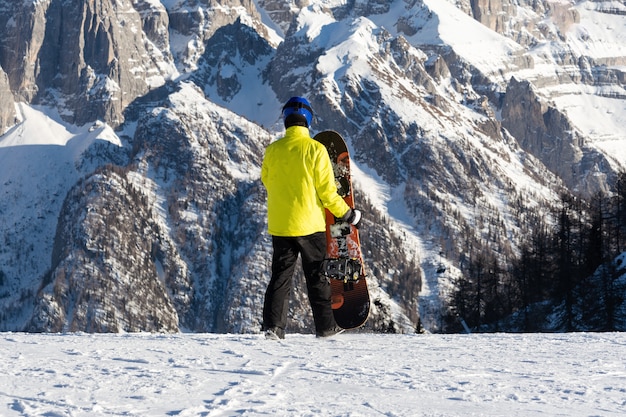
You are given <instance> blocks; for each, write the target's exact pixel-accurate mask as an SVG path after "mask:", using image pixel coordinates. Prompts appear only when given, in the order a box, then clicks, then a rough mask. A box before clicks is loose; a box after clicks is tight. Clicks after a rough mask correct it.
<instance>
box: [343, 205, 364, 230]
mask: <svg viewBox="0 0 626 417" xmlns="http://www.w3.org/2000/svg"><path fill="white" fill-rule="evenodd" d="M361 217H362V215H361V210H356V209H350V210H348V212H347V213H346V214H345V215H344V216H343V221H345V222H346V223H350V224H351V225H353V226H354V227H356V228H357V229H358V227H359V224H360V223H361Z"/></svg>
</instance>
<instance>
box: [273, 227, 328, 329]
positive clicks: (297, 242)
mask: <svg viewBox="0 0 626 417" xmlns="http://www.w3.org/2000/svg"><path fill="white" fill-rule="evenodd" d="M272 245H273V248H274V254H273V256H272V277H271V278H270V283H269V285H268V287H267V291H266V292H265V303H264V305H263V329H269V328H272V327H277V328H279V329H280V330H281V331H284V329H285V326H286V325H287V315H288V313H289V298H290V295H291V287H292V281H293V280H292V278H293V272H294V270H295V267H296V262H297V260H298V254H299V255H301V257H302V269H303V271H304V276H305V279H306V286H307V293H308V297H309V303H310V304H311V310H312V312H313V321H314V322H315V331H316V333H320V332H323V331H324V330H328V329H331V328H333V327H334V326H335V319H334V318H333V311H332V309H331V305H330V283H329V281H328V279H327V278H326V277H325V276H323V275H322V274H321V271H320V269H321V265H322V261H323V260H324V256H325V255H326V234H325V233H324V232H318V233H314V234H312V235H308V236H302V237H280V236H272Z"/></svg>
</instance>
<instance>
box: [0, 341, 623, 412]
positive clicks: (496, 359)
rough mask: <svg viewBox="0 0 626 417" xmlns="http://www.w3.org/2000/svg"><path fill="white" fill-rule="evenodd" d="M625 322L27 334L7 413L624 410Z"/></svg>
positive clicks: (2, 395)
mask: <svg viewBox="0 0 626 417" xmlns="http://www.w3.org/2000/svg"><path fill="white" fill-rule="evenodd" d="M625 349H626V334H622V333H610V334H602V333H596V334H586V333H577V334H489V335H485V334H483V335H380V334H363V333H360V334H355V333H344V334H342V335H339V336H337V337H335V338H331V339H328V340H326V339H316V338H315V337H314V336H312V335H302V334H288V335H287V338H286V339H285V340H284V341H280V342H275V341H267V340H265V339H263V337H262V336H261V335H217V334H176V335H156V334H118V335H111V334H99V335H90V334H59V335H46V334H23V333H4V334H2V337H1V338H0V352H2V353H1V354H0V355H1V358H2V360H1V361H0V374H1V375H2V378H0V415H2V416H7V417H12V416H29V417H30V416H47V417H55V416H56V417H60V416H265V415H268V416H618V415H624V414H625V413H626V359H624V352H625Z"/></svg>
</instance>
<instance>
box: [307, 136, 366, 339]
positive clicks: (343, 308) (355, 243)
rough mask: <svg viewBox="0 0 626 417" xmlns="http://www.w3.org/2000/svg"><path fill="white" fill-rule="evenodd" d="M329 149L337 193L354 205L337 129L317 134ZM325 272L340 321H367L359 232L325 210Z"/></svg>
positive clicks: (343, 323) (344, 323) (357, 324)
mask: <svg viewBox="0 0 626 417" xmlns="http://www.w3.org/2000/svg"><path fill="white" fill-rule="evenodd" d="M314 139H315V140H317V141H318V142H321V143H322V144H323V145H324V146H325V147H326V149H327V150H328V155H329V156H330V160H331V162H332V165H333V171H334V174H335V182H336V184H337V192H338V193H339V195H340V196H342V197H343V199H344V201H345V202H346V203H347V204H348V206H350V208H354V196H353V194H352V182H351V178H350V155H349V153H348V147H347V146H346V143H345V141H344V140H343V138H342V137H341V135H339V133H337V132H334V131H330V130H327V131H324V132H320V133H318V134H317V135H315V137H314ZM322 271H323V273H324V275H325V276H326V277H328V279H329V280H330V286H331V291H332V295H331V304H332V308H333V314H334V316H335V321H336V322H337V324H338V325H339V326H340V327H342V328H344V329H354V328H357V327H360V326H362V325H363V324H365V322H366V321H367V318H368V317H369V311H370V298H369V291H368V289H367V281H366V275H365V267H364V265H363V256H362V254H361V242H360V240H359V231H358V229H357V228H356V227H354V226H353V225H351V224H350V223H347V222H344V221H341V220H340V219H338V218H336V217H335V216H334V215H333V214H332V213H331V212H330V211H328V210H326V259H325V260H324V263H323V264H322Z"/></svg>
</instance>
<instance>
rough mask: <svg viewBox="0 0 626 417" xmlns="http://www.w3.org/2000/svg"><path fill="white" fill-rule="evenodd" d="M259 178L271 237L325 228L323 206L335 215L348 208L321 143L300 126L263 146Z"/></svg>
mask: <svg viewBox="0 0 626 417" xmlns="http://www.w3.org/2000/svg"><path fill="white" fill-rule="evenodd" d="M261 181H263V185H265V188H266V189H267V220H268V231H269V234H270V235H273V236H307V235H310V234H313V233H316V232H323V231H325V230H326V216H325V213H324V208H328V210H330V212H331V213H333V214H334V215H335V216H336V217H342V216H344V215H345V214H346V213H347V212H348V210H349V209H350V207H349V206H348V205H347V204H346V202H345V201H343V198H342V197H341V196H339V194H337V186H336V185H335V176H334V174H333V168H332V165H331V163H330V158H329V157H328V152H327V151H326V148H325V147H324V145H322V144H321V143H319V142H318V141H316V140H315V139H312V138H311V137H310V136H309V129H308V128H306V127H302V126H292V127H289V128H287V130H286V131H285V136H284V137H282V138H281V139H279V140H277V141H276V142H273V143H271V144H270V145H269V146H268V147H267V148H266V149H265V157H264V158H263V166H262V169H261Z"/></svg>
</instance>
